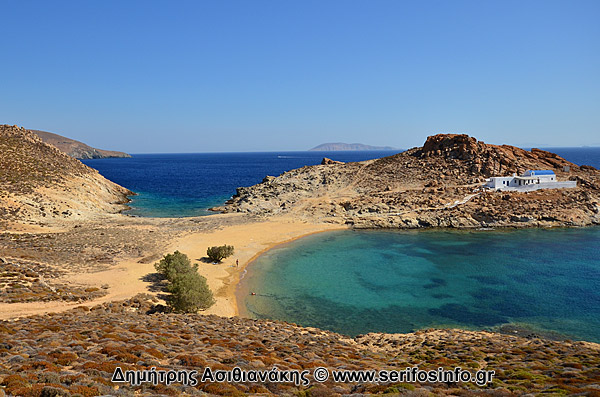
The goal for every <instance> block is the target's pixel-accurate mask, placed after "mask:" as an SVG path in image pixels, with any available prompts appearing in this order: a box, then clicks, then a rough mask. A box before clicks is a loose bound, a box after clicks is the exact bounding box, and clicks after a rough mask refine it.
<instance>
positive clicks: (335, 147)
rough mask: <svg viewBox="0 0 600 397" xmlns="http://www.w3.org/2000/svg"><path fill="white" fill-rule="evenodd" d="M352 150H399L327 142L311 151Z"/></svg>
mask: <svg viewBox="0 0 600 397" xmlns="http://www.w3.org/2000/svg"><path fill="white" fill-rule="evenodd" d="M350 150H399V149H397V148H395V147H391V146H371V145H365V144H362V143H344V142H327V143H322V144H320V145H317V146H315V147H314V148H312V149H310V150H309V151H311V152H316V151H323V152H335V151H350Z"/></svg>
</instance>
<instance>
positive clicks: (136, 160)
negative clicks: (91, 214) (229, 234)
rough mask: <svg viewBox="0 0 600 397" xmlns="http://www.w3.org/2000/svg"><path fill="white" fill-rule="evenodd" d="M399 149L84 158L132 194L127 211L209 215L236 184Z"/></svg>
mask: <svg viewBox="0 0 600 397" xmlns="http://www.w3.org/2000/svg"><path fill="white" fill-rule="evenodd" d="M398 152H400V151H364V152H363V151H356V152H352V151H348V152H265V153H254V152H253V153H191V154H135V155H133V157H132V158H123V159H121V158H114V159H95V160H83V162H84V163H85V164H87V165H89V166H90V167H93V168H95V169H97V170H98V171H100V173H101V174H102V175H104V176H105V177H106V178H108V179H110V180H111V181H113V182H116V183H118V184H119V185H121V186H125V187H126V188H128V189H129V190H131V191H133V192H135V193H137V196H133V197H131V198H132V202H131V203H130V206H131V207H132V209H131V210H130V211H128V212H127V213H128V214H131V215H139V216H155V217H183V216H198V215H210V214H212V213H213V212H210V211H207V209H208V208H210V207H214V206H217V205H221V204H223V203H224V202H225V201H226V200H227V199H229V198H230V197H231V196H232V195H234V194H235V190H236V188H238V187H240V186H252V185H255V184H257V183H260V182H261V181H262V180H263V178H264V177H265V176H267V175H272V176H278V175H280V174H281V173H283V172H285V171H289V170H292V169H295V168H300V167H303V166H305V165H315V164H320V163H321V160H322V159H323V157H329V158H331V159H333V160H338V161H344V162H349V161H363V160H370V159H375V158H380V157H384V156H390V155H392V154H395V153H398Z"/></svg>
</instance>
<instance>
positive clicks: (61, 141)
mask: <svg viewBox="0 0 600 397" xmlns="http://www.w3.org/2000/svg"><path fill="white" fill-rule="evenodd" d="M31 132H33V133H34V134H36V135H37V136H39V137H40V138H41V139H42V141H44V142H46V143H48V144H50V145H52V146H56V147H57V148H58V149H59V150H60V151H62V152H65V153H66V154H68V155H69V156H71V157H75V158H76V159H104V158H110V157H131V156H130V155H129V154H127V153H123V152H117V151H114V150H103V149H96V148H93V147H91V146H88V145H86V144H85V143H83V142H79V141H76V140H74V139H70V138H66V137H64V136H61V135H58V134H54V133H52V132H47V131H39V130H31Z"/></svg>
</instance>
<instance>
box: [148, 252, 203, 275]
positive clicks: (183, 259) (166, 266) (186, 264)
mask: <svg viewBox="0 0 600 397" xmlns="http://www.w3.org/2000/svg"><path fill="white" fill-rule="evenodd" d="M154 268H155V269H156V271H157V272H159V273H160V274H162V275H163V277H165V278H166V279H167V280H169V281H171V282H173V280H175V278H176V277H177V275H178V274H184V273H188V272H191V271H197V270H198V265H194V266H192V263H191V262H190V259H189V258H188V257H187V255H186V254H182V253H181V252H179V251H175V252H174V253H172V254H167V255H165V257H164V258H162V259H161V260H160V262H158V263H156V264H155V265H154Z"/></svg>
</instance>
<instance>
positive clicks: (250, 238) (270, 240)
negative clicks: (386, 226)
mask: <svg viewBox="0 0 600 397" xmlns="http://www.w3.org/2000/svg"><path fill="white" fill-rule="evenodd" d="M339 229H345V228H344V227H340V225H334V224H328V223H318V224H316V223H306V222H301V221H298V220H297V219H292V218H281V219H276V220H268V221H264V222H257V223H248V224H245V225H239V226H231V227H226V228H223V229H221V230H218V231H215V232H213V233H194V234H191V235H188V236H185V237H183V238H181V239H179V240H177V241H176V242H174V243H173V244H172V245H171V246H170V248H169V252H173V251H175V250H179V251H181V252H183V253H184V254H186V255H188V256H189V257H190V259H192V261H196V262H197V263H198V265H199V266H198V267H199V269H198V271H199V273H200V274H202V275H203V276H204V277H206V279H207V281H208V285H209V286H210V288H211V290H212V291H213V292H214V294H215V299H216V303H215V304H214V305H213V306H212V307H211V308H209V309H208V310H206V312H203V313H206V314H217V315H219V316H227V317H231V316H237V315H240V310H239V307H238V302H237V299H236V287H237V285H238V282H239V280H240V276H241V274H242V273H243V272H244V271H245V269H246V267H247V266H248V265H249V264H250V263H251V262H252V261H253V260H254V259H255V258H256V257H258V256H259V255H261V254H262V253H264V252H265V251H267V250H269V249H271V248H273V247H275V246H277V245H279V244H283V243H286V242H289V241H292V240H295V239H298V238H301V237H304V236H307V235H309V234H313V233H319V232H324V231H330V230H339ZM223 244H229V245H233V246H234V247H235V253H234V255H233V256H231V257H229V258H226V259H225V260H224V261H223V262H222V263H220V264H212V263H206V262H203V261H201V258H203V257H205V256H206V248H207V247H210V246H214V245H223ZM236 260H238V261H239V266H236Z"/></svg>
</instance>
